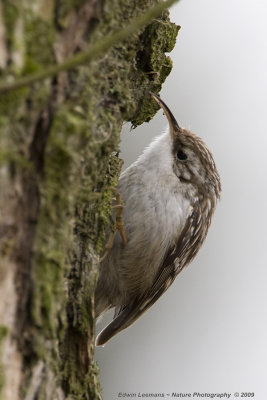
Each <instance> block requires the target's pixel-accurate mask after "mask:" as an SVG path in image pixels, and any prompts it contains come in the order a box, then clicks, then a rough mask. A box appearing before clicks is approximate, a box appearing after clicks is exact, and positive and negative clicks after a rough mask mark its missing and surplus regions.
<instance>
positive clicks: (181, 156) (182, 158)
mask: <svg viewBox="0 0 267 400" xmlns="http://www.w3.org/2000/svg"><path fill="white" fill-rule="evenodd" d="M176 156H177V158H178V160H180V161H185V160H187V155H186V154H185V153H184V152H183V151H182V150H179V151H177V154H176Z"/></svg>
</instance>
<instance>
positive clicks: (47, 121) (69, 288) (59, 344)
mask: <svg viewBox="0 0 267 400" xmlns="http://www.w3.org/2000/svg"><path fill="white" fill-rule="evenodd" d="M156 3H157V0H137V1H134V2H133V1H132V0H106V1H104V0H102V1H100V0H68V1H65V0H64V1H63V0H35V1H32V0H24V1H17V0H2V1H0V81H1V82H8V81H12V80H13V79H17V78H19V77H23V76H27V75H29V74H31V73H34V72H36V71H39V70H42V69H44V68H46V67H47V66H50V65H53V64H57V63H61V62H63V61H64V60H66V59H67V58H68V57H70V56H72V55H74V54H75V53H77V52H79V51H85V50H86V49H87V48H89V47H90V44H92V43H95V42H96V41H97V40H100V39H101V38H102V37H104V36H107V35H110V34H112V33H113V32H115V31H116V30H118V29H120V28H121V27H122V26H124V25H126V24H129V23H130V22H131V21H132V20H133V18H135V17H136V16H138V15H140V14H142V13H144V12H145V11H146V10H147V9H148V8H149V7H151V6H153V5H154V4H156ZM177 32H178V27H177V26H175V25H174V24H172V23H170V21H169V18H168V12H164V13H163V14H162V16H161V17H160V18H157V19H155V20H153V21H152V22H151V23H150V24H149V25H148V26H146V27H145V28H144V29H143V30H142V31H140V32H139V33H138V34H135V35H132V36H131V37H130V38H129V39H127V40H125V41H124V42H121V43H120V44H117V45H116V46H115V47H113V48H111V49H110V50H109V51H107V52H106V53H105V54H104V55H103V56H102V57H100V58H97V59H96V60H94V61H93V62H91V63H90V65H83V66H79V67H77V68H75V69H72V70H69V71H68V72H61V73H60V74H58V75H57V76H56V77H53V78H47V79H45V80H44V81H41V82H37V83H35V84H34V85H32V86H30V87H25V88H22V89H18V90H16V91H11V92H6V93H5V94H1V95H0V398H1V399H4V400H11V399H12V400H17V399H26V400H33V399H34V400H37V399H49V400H50V399H51V400H57V399H100V398H101V396H100V385H99V383H98V379H97V373H98V370H97V366H96V364H95V363H94V361H93V356H94V312H93V309H94V300H93V294H94V289H95V284H96V280H97V274H98V265H99V255H100V253H101V250H102V248H103V245H104V239H105V230H106V229H107V227H108V226H109V225H110V224H111V221H110V212H111V206H112V197H113V190H112V188H113V187H114V186H115V185H116V183H117V179H118V174H119V172H120V167H121V160H120V159H119V158H118V157H117V156H116V155H115V153H116V152H117V151H118V149H119V140H120V130H121V126H122V123H123V122H124V121H131V122H132V124H133V125H134V126H136V125H139V124H141V123H143V122H144V121H148V120H150V119H151V118H152V116H153V115H154V114H155V112H156V110H157V106H156V105H155V103H154V102H153V101H152V100H151V98H150V97H149V96H148V95H147V93H148V91H149V90H152V91H154V92H159V91H160V89H161V85H162V83H163V81H164V80H165V78H166V76H167V75H168V74H169V73H170V71H171V61H170V59H169V57H167V56H166V55H165V53H166V52H169V51H171V50H172V48H173V46H174V44H175V39H176V35H177Z"/></svg>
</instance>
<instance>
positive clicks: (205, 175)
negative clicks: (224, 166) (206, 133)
mask: <svg viewBox="0 0 267 400" xmlns="http://www.w3.org/2000/svg"><path fill="white" fill-rule="evenodd" d="M151 95H152V96H153V98H154V99H155V101H156V102H157V103H158V104H159V105H160V107H161V108H162V109H163V111H164V114H165V116H166V117H167V119H168V122H169V131H170V135H171V143H172V149H171V152H172V157H173V170H174V173H175V174H176V176H177V177H178V179H179V180H180V182H181V184H182V185H188V189H189V185H190V187H194V188H195V189H196V190H197V192H198V196H204V197H213V198H214V197H215V198H219V196H220V191H221V183H220V177H219V174H218V171H217V169H216V165H215V162H214V159H213V157H212V154H211V152H210V151H209V149H208V148H207V146H206V144H205V143H204V141H203V140H202V139H201V138H199V137H198V136H196V135H195V134H193V133H192V132H190V131H189V130H188V129H185V128H182V127H180V126H179V125H178V123H177V121H176V119H175V118H174V116H173V114H172V112H171V111H170V109H169V107H168V106H167V105H166V104H165V103H164V102H163V101H162V100H161V98H160V97H159V96H157V95H156V94H154V93H151ZM184 189H185V191H186V186H185V187H184Z"/></svg>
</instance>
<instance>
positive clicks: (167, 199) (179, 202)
mask: <svg viewBox="0 0 267 400" xmlns="http://www.w3.org/2000/svg"><path fill="white" fill-rule="evenodd" d="M172 163H173V159H172V154H171V143H170V136H169V134H168V133H164V134H163V135H161V136H160V137H158V138H157V139H156V140H155V141H154V142H152V144H151V145H150V146H149V147H148V148H147V149H146V150H145V151H144V153H143V154H142V155H141V156H140V157H139V159H138V160H137V161H136V162H135V163H134V164H132V165H131V166H130V167H129V168H128V169H127V170H126V171H124V173H123V174H122V175H121V177H120V180H119V185H118V189H119V192H120V194H121V197H122V199H123V202H124V206H125V207H124V212H123V221H124V225H125V229H126V235H127V239H128V244H127V246H125V247H123V246H122V245H121V242H120V239H119V235H117V240H116V242H115V244H114V247H113V249H112V253H113V256H112V258H113V262H114V263H116V266H117V267H118V270H119V273H120V274H121V275H120V279H122V282H123V280H125V283H126V281H127V287H128V288H129V287H131V288H132V290H133V291H136V290H140V291H141V292H143V291H144V290H146V288H147V287H149V286H150V285H151V283H152V282H153V280H154V277H155V274H156V273H157V271H158V268H159V267H160V265H161V263H162V260H163V259H164V256H165V254H166V252H167V251H168V249H169V247H170V246H171V245H172V244H173V243H174V242H175V241H176V240H177V238H178V237H179V235H180V233H181V231H182V229H183V227H184V224H185V220H186V218H187V215H188V209H189V206H190V204H189V201H188V200H187V199H186V198H185V197H184V196H183V194H182V192H181V191H180V188H179V186H180V182H179V179H178V178H177V176H176V175H175V174H174V172H173V168H172ZM140 282H142V283H141V285H140ZM137 285H138V288H137V287H136V286H137Z"/></svg>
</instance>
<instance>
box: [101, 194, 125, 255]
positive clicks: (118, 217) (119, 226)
mask: <svg viewBox="0 0 267 400" xmlns="http://www.w3.org/2000/svg"><path fill="white" fill-rule="evenodd" d="M113 190H114V192H115V200H116V204H115V205H114V206H113V207H112V208H115V209H116V213H115V225H114V227H113V229H112V231H111V232H110V234H109V238H108V241H107V243H106V245H105V253H104V255H103V256H102V257H101V259H100V261H103V260H104V259H105V258H106V257H107V255H108V253H109V252H110V250H111V249H112V247H113V243H114V238H115V234H116V231H119V233H120V236H121V240H122V242H123V244H124V245H126V244H127V237H126V232H125V228H124V224H123V218H122V213H123V208H124V205H123V202H122V199H121V195H120V192H119V191H118V190H117V189H115V188H114V189H113Z"/></svg>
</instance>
